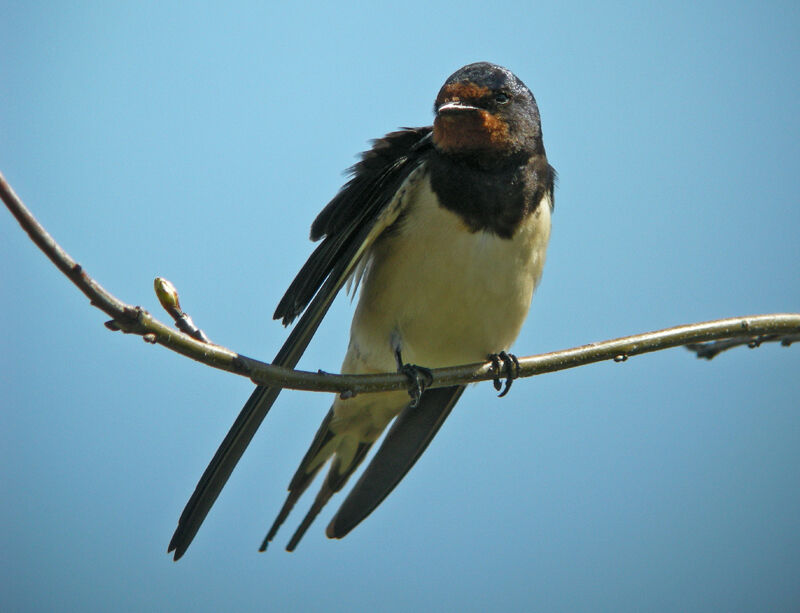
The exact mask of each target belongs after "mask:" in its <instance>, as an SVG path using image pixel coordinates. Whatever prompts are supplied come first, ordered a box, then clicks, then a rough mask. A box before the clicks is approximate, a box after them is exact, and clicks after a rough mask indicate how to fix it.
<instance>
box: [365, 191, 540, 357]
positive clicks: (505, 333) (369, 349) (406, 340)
mask: <svg viewBox="0 0 800 613" xmlns="http://www.w3.org/2000/svg"><path fill="white" fill-rule="evenodd" d="M409 197H410V198H411V200H410V201H409V204H408V208H407V210H406V212H405V213H404V215H403V218H402V219H401V220H400V222H399V223H398V225H397V227H396V228H393V229H392V231H391V232H389V233H387V235H386V236H385V237H383V238H382V239H381V240H380V241H379V242H378V243H377V244H376V245H375V247H374V248H373V251H372V253H371V260H370V262H369V265H368V268H367V271H366V275H365V278H364V285H363V287H362V292H361V297H360V300H359V305H358V308H357V312H356V316H355V318H354V321H353V329H352V331H351V337H352V338H351V345H352V344H354V345H355V347H352V346H351V349H355V350H357V352H358V353H359V354H360V355H361V357H362V358H363V362H364V363H365V365H366V364H369V365H371V366H373V365H374V367H375V368H376V369H378V370H379V369H381V368H383V369H386V368H390V369H391V368H392V367H393V359H394V358H393V355H392V352H391V349H390V342H391V340H392V339H394V340H395V341H399V343H400V348H401V350H402V354H403V359H404V361H406V362H411V363H416V364H420V365H423V366H432V367H435V366H444V365H449V364H458V363H463V362H469V361H479V360H482V359H484V358H485V357H486V355H487V354H488V353H492V352H497V351H500V350H502V349H508V348H509V346H510V345H511V343H512V342H513V341H514V339H515V338H516V336H517V334H518V333H519V330H520V327H521V326H522V323H523V321H524V319H525V316H526V314H527V312H528V308H529V306H530V301H531V296H532V294H533V290H534V288H535V286H536V283H538V281H539V278H540V276H541V272H542V267H543V265H544V259H545V250H546V247H547V241H548V239H549V235H550V206H549V202H542V203H541V204H540V205H539V206H538V207H536V208H535V210H533V211H532V212H530V213H529V214H528V215H526V216H525V217H524V218H523V220H522V221H521V223H520V224H519V226H518V227H517V229H516V231H515V232H514V233H513V235H512V236H510V237H508V238H503V237H501V236H498V235H497V234H495V233H493V232H490V231H480V230H479V231H474V230H472V229H471V228H470V227H468V226H467V224H466V223H465V222H464V220H463V219H462V217H460V216H459V215H458V214H456V213H455V212H453V211H451V210H448V209H447V208H444V207H443V206H441V205H440V203H439V201H438V198H437V196H436V194H435V193H434V192H433V190H432V188H431V184H430V180H429V177H428V176H427V175H426V176H423V177H421V178H420V180H419V181H418V184H417V185H415V186H414V190H413V192H411V193H410V194H409Z"/></svg>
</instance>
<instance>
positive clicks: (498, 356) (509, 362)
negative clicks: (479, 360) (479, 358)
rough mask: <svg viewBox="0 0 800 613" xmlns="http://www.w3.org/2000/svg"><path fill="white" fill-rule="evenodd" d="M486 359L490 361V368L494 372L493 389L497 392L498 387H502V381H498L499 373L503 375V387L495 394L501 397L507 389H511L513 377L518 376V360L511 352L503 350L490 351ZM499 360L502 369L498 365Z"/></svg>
mask: <svg viewBox="0 0 800 613" xmlns="http://www.w3.org/2000/svg"><path fill="white" fill-rule="evenodd" d="M487 359H488V360H490V361H491V362H492V369H493V370H494V372H495V377H494V381H493V383H494V389H496V390H497V391H498V392H500V388H501V387H502V383H500V377H501V374H502V375H505V378H506V384H505V387H504V388H503V391H502V392H500V394H498V396H497V397H498V398H502V397H503V396H505V395H506V394H507V393H508V390H510V389H511V384H512V383H513V382H514V379H516V378H517V377H519V360H518V359H517V356H515V355H514V354H513V353H506V352H505V351H501V352H500V353H490V354H489V355H488V356H487ZM501 362H502V369H501V366H500V363H501Z"/></svg>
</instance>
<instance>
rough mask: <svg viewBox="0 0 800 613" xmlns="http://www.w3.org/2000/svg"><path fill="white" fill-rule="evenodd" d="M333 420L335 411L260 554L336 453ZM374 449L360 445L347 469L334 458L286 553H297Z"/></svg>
mask: <svg viewBox="0 0 800 613" xmlns="http://www.w3.org/2000/svg"><path fill="white" fill-rule="evenodd" d="M332 418H333V409H331V410H330V411H329V412H328V415H327V416H326V417H325V419H324V420H323V422H322V424H321V425H320V427H319V430H317V434H316V436H315V437H314V440H313V441H312V443H311V446H310V447H309V448H308V451H307V452H306V455H305V456H304V457H303V460H302V461H301V462H300V466H299V467H298V469H297V471H296V472H295V474H294V477H293V478H292V481H291V483H290V484H289V494H288V496H287V497H286V501H285V502H284V503H283V507H281V510H280V512H279V513H278V516H277V517H276V518H275V521H274V522H273V523H272V527H271V528H270V530H269V532H268V533H267V536H266V537H265V538H264V541H263V542H262V543H261V547H260V548H259V551H266V549H267V546H268V545H269V543H270V542H271V541H272V540H273V539H274V538H275V535H276V534H277V533H278V529H279V528H280V527H281V524H283V522H284V521H285V520H286V518H287V517H288V516H289V513H290V512H291V510H292V509H293V508H294V505H295V503H296V502H297V500H298V499H299V498H300V496H302V495H303V492H305V491H306V489H308V486H309V485H310V484H311V482H312V481H313V480H314V477H315V476H316V474H317V473H318V472H319V469H320V468H321V467H322V466H323V465H324V464H325V462H326V461H327V460H328V459H329V458H330V456H332V455H333V454H334V453H335V451H336V449H335V446H336V443H335V441H334V440H333V439H334V438H335V436H336V435H335V434H334V433H333V432H332V431H331V430H330V429H329V424H330V422H331V419H332ZM329 443H330V448H326V445H328V444H329ZM370 447H372V443H367V442H359V443H358V444H357V446H356V448H355V452H354V453H353V455H352V456H351V459H349V460H348V464H347V466H346V467H343V466H342V462H341V458H340V457H334V459H333V462H332V463H331V467H330V469H329V471H328V474H327V476H326V477H325V481H324V482H323V484H322V488H321V489H320V491H319V493H318V494H317V497H316V498H315V499H314V503H313V504H312V505H311V508H310V509H309V511H308V513H306V516H305V517H304V518H303V521H302V522H301V524H300V526H299V527H298V528H297V530H296V531H295V533H294V535H293V536H292V538H291V540H290V541H289V544H288V545H287V546H286V551H294V549H295V547H297V544H298V543H299V542H300V539H302V538H303V535H304V534H305V533H306V531H307V530H308V528H310V527H311V524H312V523H313V522H314V519H316V517H317V515H319V512H320V511H321V510H322V508H323V507H324V506H325V504H327V502H328V500H330V498H331V496H333V494H335V493H336V492H338V491H339V490H341V489H342V488H343V487H344V485H345V484H346V483H347V480H348V479H349V478H350V476H351V475H352V474H353V473H354V472H355V471H356V470H357V469H358V467H359V466H360V465H361V462H362V461H363V460H364V458H365V457H366V455H367V453H368V452H369V449H370Z"/></svg>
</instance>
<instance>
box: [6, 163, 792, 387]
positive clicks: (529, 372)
mask: <svg viewBox="0 0 800 613" xmlns="http://www.w3.org/2000/svg"><path fill="white" fill-rule="evenodd" d="M0 197H2V200H3V202H5V204H6V206H7V207H8V209H9V210H10V211H11V213H12V214H13V215H14V217H16V218H17V221H19V223H20V225H21V226H22V227H23V229H24V230H25V231H26V232H27V233H28V235H29V236H30V237H31V240H33V242H34V243H36V245H38V246H39V248H40V249H41V250H42V251H44V253H45V255H47V257H48V258H50V260H52V261H53V263H54V264H55V265H56V266H57V267H58V269H59V270H61V271H62V272H63V273H64V274H65V275H66V276H67V278H69V279H70V281H72V282H73V283H74V284H75V285H76V286H77V287H78V288H79V289H80V290H81V291H82V292H83V293H84V294H85V295H86V296H87V297H88V298H89V300H90V302H91V304H93V305H94V306H96V307H97V308H99V309H100V310H102V311H103V312H104V313H106V314H108V315H109V316H111V317H112V320H111V321H110V322H107V326H108V327H109V328H111V329H114V330H121V331H122V332H126V333H129V334H137V335H140V336H142V337H143V338H144V339H145V340H146V341H148V342H151V343H156V344H159V345H163V346H164V347H166V348H168V349H170V350H172V351H175V352H177V353H180V354H182V355H185V356H187V357H190V358H192V359H194V360H197V361H198V362H202V363H203V364H206V365H208V366H212V367H214V368H219V369H221V370H226V371H228V372H232V373H235V374H238V375H242V376H246V377H249V378H250V379H252V380H253V382H255V383H259V384H264V385H271V386H278V387H288V388H292V389H298V390H307V391H320V392H322V391H324V392H337V393H340V394H347V395H353V394H363V393H367V392H379V391H387V390H405V389H407V387H408V379H407V377H406V376H405V375H403V374H398V373H387V374H377V375H333V374H327V373H321V372H320V373H312V372H305V371H297V370H291V369H287V368H282V367H280V366H273V365H271V364H266V363H264V362H260V361H258V360H254V359H252V358H248V357H246V356H243V355H240V354H238V353H236V352H234V351H231V350H230V349H227V348H225V347H222V346H220V345H214V344H211V343H207V342H202V341H200V340H197V339H196V338H193V337H192V336H190V335H189V334H186V333H184V332H180V331H177V330H175V329H174V328H172V327H170V326H168V325H166V324H164V323H162V322H160V321H158V320H157V319H156V318H154V317H153V316H152V315H150V314H149V313H148V312H147V311H145V310H144V309H142V308H140V307H136V306H131V305H129V304H126V303H124V302H122V301H121V300H119V299H118V298H116V297H115V296H114V295H112V294H111V293H109V292H108V291H106V290H105V289H104V288H103V287H102V286H101V285H100V284H99V283H97V282H96V281H95V280H94V279H92V278H91V277H90V276H89V275H88V274H86V272H85V271H84V270H83V268H82V267H81V266H80V265H79V264H78V263H77V262H75V260H73V259H72V258H71V257H70V256H69V254H68V253H67V252H66V251H64V250H63V249H62V248H61V247H60V246H59V245H58V243H56V241H55V240H54V239H53V237H52V236H50V234H48V233H47V231H46V230H45V229H44V228H43V227H42V226H41V224H39V222H38V221H36V219H35V218H34V216H33V215H32V214H31V213H30V211H29V210H28V209H27V208H26V207H25V205H24V204H23V203H22V201H21V200H20V199H19V198H18V197H17V195H16V194H15V193H14V190H13V189H11V187H10V186H9V185H8V183H7V182H6V180H5V178H4V177H3V175H2V174H0ZM798 334H800V313H776V314H771V315H752V316H745V317H733V318H729V319H720V320H714V321H707V322H703V323H696V324H688V325H684V326H677V327H673V328H668V329H665V330H658V331H655V332H647V333H644V334H637V335H634V336H627V337H624V338H618V339H614V340H609V341H603V342H600V343H591V344H589V345H583V346H581V347H575V348H573V349H566V350H563V351H555V352H551V353H545V354H541V355H535V356H529V357H525V358H520V359H519V376H520V377H530V376H533V375H539V374H543V373H546V372H554V371H557V370H564V369H567V368H574V367H576V366H583V365H584V364H592V363H594V362H600V361H604V360H615V361H617V362H623V361H625V360H626V359H627V358H629V357H631V356H635V355H639V354H642V353H649V352H652V351H660V350H662V349H667V348H669V347H677V346H681V345H689V344H697V343H706V342H709V341H718V340H721V339H731V338H742V337H747V338H750V339H752V338H766V337H770V338H773V337H774V338H775V340H779V339H780V340H784V341H785V339H795V338H796V336H797V335H798ZM431 373H432V374H433V383H432V384H431V387H444V386H448V385H454V384H457V383H473V382H477V381H486V380H493V379H495V378H496V376H497V373H496V371H495V368H494V367H493V364H492V362H491V361H488V362H484V363H475V364H465V365H461V366H452V367H448V368H437V369H434V370H432V371H431Z"/></svg>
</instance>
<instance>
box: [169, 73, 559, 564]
mask: <svg viewBox="0 0 800 613" xmlns="http://www.w3.org/2000/svg"><path fill="white" fill-rule="evenodd" d="M433 112H434V121H433V125H432V126H426V127H417V128H400V129H398V130H397V131H395V132H391V133H389V134H387V135H386V136H384V137H383V138H380V139H376V140H375V141H373V143H372V147H371V149H369V150H368V151H366V152H364V153H362V154H361V158H360V160H359V161H358V162H357V163H356V164H355V165H354V166H353V167H352V168H351V169H350V173H351V176H350V179H349V180H348V181H347V182H346V183H345V185H344V186H343V187H342V188H341V189H340V190H339V192H338V193H337V194H336V195H335V196H334V198H333V199H332V200H331V201H330V202H329V203H328V204H327V205H326V206H325V207H324V208H323V209H322V211H321V212H320V213H319V215H318V216H317V217H316V219H315V220H314V222H313V224H312V225H311V233H310V234H311V239H312V240H313V241H320V243H319V245H318V246H317V247H316V249H315V250H314V251H313V252H312V254H311V255H310V257H309V258H308V260H307V262H306V263H305V264H304V265H303V267H302V268H301V270H300V271H299V273H298V274H297V276H296V277H295V279H294V281H293V282H292V283H291V284H290V286H289V288H288V290H287V291H286V293H285V295H284V296H283V298H282V299H281V300H280V302H279V304H278V306H277V309H276V310H275V314H274V318H275V319H280V320H282V322H283V324H284V325H289V324H291V323H292V322H293V321H294V320H295V319H296V318H298V317H299V320H298V322H297V324H296V325H295V326H294V327H293V329H292V331H291V333H290V334H289V337H288V338H287V340H286V342H285V343H284V345H283V346H282V347H281V349H280V350H279V352H278V353H277V355H276V357H275V360H274V361H273V363H274V364H278V365H281V366H284V367H288V368H294V367H295V365H296V364H297V362H298V360H299V359H300V356H301V355H302V354H303V352H304V351H305V349H306V347H307V345H308V343H309V341H310V340H311V337H312V336H313V334H314V332H315V331H316V329H317V327H318V326H319V324H320V322H321V320H322V318H323V317H324V315H325V313H326V312H327V310H328V308H329V306H330V304H331V302H332V301H333V299H334V297H335V296H336V294H337V293H338V292H339V291H340V290H341V289H342V287H344V286H345V285H346V284H347V285H349V290H350V291H351V292H358V293H359V299H358V303H357V305H356V308H355V313H354V316H353V321H352V325H351V330H350V340H349V344H348V347H347V351H346V353H345V357H344V360H343V363H342V368H341V372H342V373H348V374H363V373H384V372H391V371H395V370H399V371H400V372H402V373H404V374H405V375H406V376H407V378H408V379H409V391H408V392H406V391H389V392H375V393H364V394H358V395H355V396H347V395H339V396H337V397H336V398H335V399H334V401H333V404H332V406H331V408H330V410H329V411H328V413H327V415H326V417H325V418H324V420H323V421H322V424H321V425H320V427H319V429H318V431H317V433H316V435H315V436H314V438H313V440H312V442H311V445H310V447H309V448H308V451H307V452H306V453H305V455H304V457H303V458H302V461H301V462H300V465H299V467H298V469H297V471H296V472H295V474H294V476H293V477H292V479H291V482H290V483H289V487H288V495H287V498H286V501H285V503H284V504H283V506H282V508H281V509H280V511H279V513H278V515H277V517H276V519H275V521H274V523H273V524H272V527H271V528H270V530H269V532H268V534H267V536H266V538H265V539H264V541H263V543H262V545H261V550H262V551H263V550H265V549H266V548H267V545H268V543H270V542H271V541H272V540H273V539H274V538H275V536H276V534H277V531H278V529H279V528H280V526H281V525H282V524H283V522H284V520H285V519H286V518H287V517H288V515H289V513H290V511H291V510H292V508H293V507H294V506H295V503H296V502H297V501H298V499H299V498H300V496H301V495H302V494H303V493H304V492H305V491H306V489H307V488H308V487H309V485H310V484H311V482H312V481H313V480H314V478H315V476H316V475H317V473H319V472H320V470H321V469H322V468H323V466H325V465H329V468H328V471H327V474H326V476H325V477H324V479H323V481H322V486H321V488H320V490H319V492H318V494H317V496H316V498H315V499H314V501H313V503H312V504H311V507H310V509H309V510H308V512H307V514H306V516H305V518H304V519H303V520H302V522H301V523H300V525H299V527H298V528H297V530H296V531H295V533H294V535H293V536H292V537H291V539H290V540H289V542H288V544H287V545H286V550H287V551H293V550H294V549H295V548H296V547H297V545H298V543H299V542H300V539H301V538H302V537H303V535H304V534H305V533H306V530H307V529H308V528H309V527H310V526H311V524H312V522H313V521H314V519H315V518H316V517H317V515H318V514H319V513H320V511H321V510H322V508H323V507H324V506H325V504H326V503H327V502H328V501H329V500H330V498H331V497H333V495H334V494H336V493H337V492H339V491H340V490H341V489H342V488H343V487H344V486H345V484H346V483H347V481H348V480H349V478H350V477H351V476H352V475H353V473H354V472H355V471H356V470H357V469H358V468H359V466H360V465H361V463H362V462H363V461H364V459H365V458H366V457H367V455H368V453H369V451H370V449H371V447H372V446H373V444H374V443H375V442H376V441H377V440H378V439H379V438H380V436H381V435H382V434H383V432H384V431H385V430H386V429H387V428H388V433H387V434H386V436H385V438H384V440H383V442H382V443H381V445H380V447H379V449H378V450H377V452H376V453H375V455H374V457H373V458H372V459H371V461H370V462H369V463H368V465H367V467H366V469H365V470H364V472H363V473H362V474H361V476H360V478H359V480H358V481H357V482H356V484H355V485H354V487H353V488H352V489H351V491H350V492H349V493H348V495H347V496H346V497H345V499H344V501H343V503H342V504H341V506H340V508H339V509H338V511H337V512H336V513H335V515H334V516H333V518H332V519H331V521H330V523H329V524H328V526H327V528H326V531H325V533H326V535H327V536H328V537H329V538H342V537H344V536H345V535H346V534H347V533H349V532H350V531H351V530H352V529H353V528H354V527H355V526H356V525H358V524H359V523H360V522H361V521H362V520H364V519H365V518H366V517H367V516H368V515H369V514H370V513H371V512H372V511H373V510H374V509H375V508H376V507H377V506H378V505H379V504H380V503H381V502H382V501H383V500H384V499H385V498H386V496H387V495H388V494H389V493H390V492H391V491H392V490H393V489H394V488H395V486H397V484H398V483H399V482H400V481H401V480H402V479H403V477H404V476H405V475H406V473H407V472H408V471H409V469H410V468H411V467H412V466H413V465H414V463H415V462H416V460H417V459H418V458H419V456H420V455H421V454H422V453H423V452H424V451H425V449H426V448H427V446H428V444H429V443H430V442H431V440H432V438H433V437H434V436H435V435H436V433H437V432H438V430H439V428H440V427H441V425H442V423H443V422H444V421H445V419H446V418H447V416H448V415H449V414H450V412H451V410H452V409H453V407H454V406H455V404H456V402H457V401H458V400H459V398H460V397H461V395H462V393H463V392H464V389H465V385H452V386H447V387H428V386H429V385H430V383H431V381H430V369H432V368H438V367H444V366H453V365H458V364H465V363H472V362H478V361H484V360H487V359H491V360H492V362H493V363H494V364H495V367H496V372H497V374H498V377H499V376H500V373H501V372H502V373H503V374H504V376H505V377H506V389H505V390H504V392H503V393H505V392H506V391H508V387H509V386H510V384H511V381H512V380H513V378H514V375H515V370H514V365H515V364H516V368H517V370H518V367H519V364H518V361H517V360H516V358H515V357H514V356H513V355H512V354H509V353H508V350H509V349H510V347H511V344H512V343H513V342H514V340H515V339H516V337H517V335H518V334H519V332H520V328H521V327H522V324H523V322H524V320H525V318H526V316H527V313H528V310H529V307H530V304H531V298H532V296H533V292H534V290H535V288H536V286H537V284H538V283H539V280H540V278H541V275H542V269H543V266H544V262H545V256H546V251H547V244H548V241H549V238H550V226H551V213H552V211H553V206H554V186H555V181H556V171H555V170H554V168H553V167H552V166H551V165H550V164H549V163H548V160H547V155H546V153H545V148H544V144H543V141H542V129H541V120H540V116H539V109H538V106H537V103H536V100H535V98H534V96H533V94H532V93H531V91H530V89H528V87H527V86H526V85H525V84H524V83H523V82H522V81H521V80H520V79H519V78H518V77H517V76H516V75H515V74H514V73H512V72H511V71H510V70H508V69H506V68H504V67H502V66H499V65H496V64H492V63H489V62H477V63H472V64H468V65H466V66H463V67H462V68H460V69H458V70H457V71H456V72H454V73H453V74H452V75H450V77H448V78H447V80H446V81H445V83H444V85H443V86H442V87H441V89H440V90H439V93H438V95H437V97H436V100H435V102H434V107H433ZM499 383H500V379H499V378H498V379H496V380H495V384H496V387H498V389H499ZM279 392H280V388H278V387H270V386H267V385H259V386H257V387H256V389H255V391H253V393H252V395H251V396H250V398H249V400H248V401H247V403H246V404H245V405H244V407H243V408H242V410H241V412H240V414H239V416H238V417H237V419H236V420H235V422H234V424H233V426H232V427H231V429H230V431H229V432H228V434H227V435H226V436H225V438H224V440H223V442H222V444H221V445H220V447H219V449H218V450H217V452H216V454H215V455H214V457H213V459H212V460H211V463H210V464H209V466H208V468H207V469H206V471H205V472H204V474H203V475H202V477H201V478H200V481H199V482H198V484H197V487H196V488H195V490H194V493H193V494H192V496H191V498H190V499H189V501H188V503H187V505H186V507H185V509H184V511H183V513H182V514H181V517H180V519H179V522H178V527H177V529H176V530H175V533H174V535H173V537H172V540H171V541H170V544H169V547H168V552H174V559H175V560H178V559H180V558H181V556H183V555H184V553H185V552H186V550H187V548H188V547H189V545H190V544H191V542H192V540H193V539H194V537H195V535H196V534H197V531H198V530H199V528H200V525H201V524H202V523H203V521H204V519H205V517H206V515H207V514H208V512H209V510H210V509H211V506H212V505H213V503H214V502H215V500H216V499H217V496H218V495H219V493H220V492H221V490H222V488H223V487H224V485H225V483H226V481H227V480H228V478H229V476H230V475H231V472H232V471H233V469H234V467H235V466H236V464H237V463H238V461H239V459H240V458H241V457H242V454H243V453H244V451H245V449H246V448H247V446H248V444H249V443H250V441H251V440H252V438H253V435H254V434H255V432H256V430H257V429H258V428H259V426H260V425H261V423H262V421H263V419H264V417H265V416H266V414H267V412H268V411H269V409H270V408H271V406H272V404H273V403H274V402H275V399H276V398H277V396H278V394H279ZM501 395H502V394H501ZM390 424H391V427H389V426H390Z"/></svg>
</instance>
